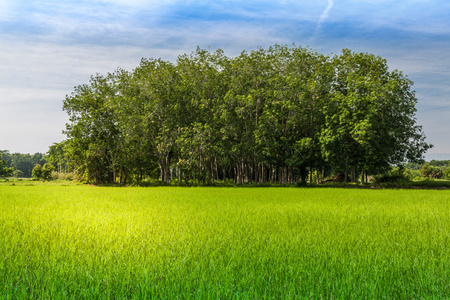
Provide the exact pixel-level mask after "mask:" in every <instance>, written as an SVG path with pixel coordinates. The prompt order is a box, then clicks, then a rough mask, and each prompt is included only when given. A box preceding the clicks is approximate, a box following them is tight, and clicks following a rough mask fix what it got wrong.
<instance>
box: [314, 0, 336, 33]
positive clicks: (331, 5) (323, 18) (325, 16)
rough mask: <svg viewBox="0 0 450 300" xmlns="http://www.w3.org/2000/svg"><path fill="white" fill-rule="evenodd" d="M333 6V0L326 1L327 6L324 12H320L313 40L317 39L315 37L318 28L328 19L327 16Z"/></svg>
mask: <svg viewBox="0 0 450 300" xmlns="http://www.w3.org/2000/svg"><path fill="white" fill-rule="evenodd" d="M333 5H334V0H328V5H327V7H326V8H325V10H324V11H323V12H322V14H321V15H320V18H319V21H318V22H317V25H316V30H315V31H314V36H313V39H315V38H316V37H317V35H318V34H319V31H320V27H321V25H322V23H323V22H325V21H326V19H327V18H328V15H329V13H330V10H331V9H332V8H333Z"/></svg>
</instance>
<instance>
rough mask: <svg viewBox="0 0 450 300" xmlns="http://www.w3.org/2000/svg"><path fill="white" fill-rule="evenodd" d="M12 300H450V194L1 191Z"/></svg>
mask: <svg viewBox="0 0 450 300" xmlns="http://www.w3.org/2000/svg"><path fill="white" fill-rule="evenodd" d="M0 208H1V209H0V232H1V235H0V295H1V297H0V298H1V299H31V298H33V299H44V298H50V299H58V298H70V299H72V298H76V299H79V298H81V299H108V298H111V299H116V298H117V299H123V298H126V299H131V298H135V299H139V298H150V299H152V298H153V299H209V298H214V299H231V298H232V299H264V298H266V299H298V298H312V299H318V298H327V299H331V298H340V299H361V298H370V299H383V298H386V299H392V298H400V299H448V298H450V248H449V247H448V245H450V191H449V190H443V191H439V190H368V189H339V188H336V189H329V188H324V189H322V188H315V189H294V188H276V189H273V188H260V189H239V188H182V187H179V188H177V187H159V188H113V187H90V186H75V185H74V186H51V185H40V186H0Z"/></svg>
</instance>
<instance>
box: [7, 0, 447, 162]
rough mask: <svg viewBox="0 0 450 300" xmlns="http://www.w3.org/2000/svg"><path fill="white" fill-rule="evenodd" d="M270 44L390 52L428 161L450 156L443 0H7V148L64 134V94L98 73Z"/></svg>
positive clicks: (40, 146)
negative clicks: (409, 91)
mask: <svg viewBox="0 0 450 300" xmlns="http://www.w3.org/2000/svg"><path fill="white" fill-rule="evenodd" d="M274 44H282V45H292V44H295V45H296V46H302V47H306V46H309V47H310V48H311V49H314V50H317V51H318V52H320V53H323V54H338V53H340V51H341V50H342V49H343V48H348V49H350V50H352V51H355V52H368V53H372V54H375V55H378V56H381V57H384V58H386V59H387V62H388V66H389V68H390V70H394V69H398V70H400V71H402V72H403V73H404V74H405V75H407V76H408V78H409V79H411V80H412V81H413V82H414V86H413V89H414V90H415V91H416V97H417V99H418V103H417V106H416V108H417V113H416V117H417V123H418V124H419V125H422V126H423V130H424V132H425V135H426V136H427V142H428V143H431V144H433V145H434V148H432V149H430V150H429V151H428V153H427V154H426V159H427V160H430V159H450V126H449V121H450V1H448V0H315V1H306V0H296V1H295V0H267V1H254V0H250V1H245V0H211V1H210V0H203V1H190V0H183V1H181V0H89V1H85V0H77V1H75V0H42V1H39V0H36V1H27V0H0V150H9V151H10V152H11V153H15V152H19V153H31V154H32V153H35V152H41V153H45V152H46V151H48V147H49V146H50V145H52V144H53V143H56V142H60V141H62V140H64V139H65V135H64V134H63V130H64V129H65V124H66V123H67V122H68V121H69V120H68V117H67V114H66V113H65V112H64V111H63V110H62V103H63V100H64V99H65V96H66V95H70V93H71V92H72V91H73V90H74V87H75V86H78V85H80V84H85V83H88V82H89V78H90V76H91V75H95V74H96V73H99V74H103V75H106V74H107V73H108V72H113V71H114V70H116V69H117V68H118V67H120V68H124V69H127V70H129V71H131V70H133V69H134V68H135V67H137V66H138V64H139V62H140V60H141V59H142V58H162V59H164V60H168V61H173V62H174V61H175V60H176V58H177V56H179V55H182V54H184V53H190V52H192V51H194V50H195V49H196V48H197V46H199V47H201V48H204V49H208V48H209V49H211V50H212V51H213V50H216V49H218V48H220V49H222V50H224V51H225V54H226V55H227V56H229V57H233V56H235V55H238V54H239V53H240V52H242V51H243V50H247V51H251V50H253V49H256V48H258V47H263V48H267V47H269V46H272V45H274Z"/></svg>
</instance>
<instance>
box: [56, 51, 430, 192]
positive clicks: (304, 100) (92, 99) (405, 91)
mask: <svg viewBox="0 0 450 300" xmlns="http://www.w3.org/2000/svg"><path fill="white" fill-rule="evenodd" d="M388 69H389V68H388V65H387V62H386V60H385V59H383V58H381V57H378V56H375V55H372V54H368V53H354V52H352V51H350V50H347V49H345V50H343V51H342V53H341V54H339V55H332V56H327V55H322V54H319V53H317V52H315V51H311V50H310V49H307V48H301V47H296V46H291V47H289V46H279V45H275V46H273V47H270V48H269V49H257V50H254V51H251V52H250V53H248V52H245V51H244V52H242V53H241V54H240V55H239V56H237V57H234V58H230V57H227V56H225V55H224V53H223V51H221V50H217V51H215V52H210V51H207V50H202V49H197V50H196V51H195V52H193V53H192V54H190V55H186V54H185V55H181V56H179V57H178V59H177V61H176V63H171V62H167V61H163V60H161V59H143V60H142V61H141V63H140V65H139V66H138V67H137V68H136V69H134V70H133V71H126V70H123V69H118V70H116V71H115V72H113V73H111V74H108V75H107V76H102V75H98V74H97V75H95V76H92V77H91V79H90V82H89V84H83V85H80V86H77V87H75V90H74V92H73V93H72V94H71V95H68V96H67V97H66V99H65V100H64V106H63V109H64V110H65V111H66V112H67V113H68V115H69V117H70V122H69V123H68V124H67V126H66V134H67V140H66V141H64V142H62V143H60V144H55V145H54V146H52V147H53V151H54V153H59V154H55V155H56V156H57V155H60V157H61V159H60V161H61V162H62V161H63V160H65V162H64V163H67V164H68V165H70V166H71V168H73V169H74V171H75V172H76V173H77V174H78V177H79V178H81V179H82V180H84V181H86V182H97V183H100V182H122V183H124V182H129V181H132V180H133V181H140V180H143V179H144V178H148V177H159V178H160V179H161V180H162V181H163V182H166V183H167V182H169V180H170V179H178V180H179V181H182V180H189V179H190V180H196V181H200V182H205V183H206V182H214V181H215V180H234V181H235V182H236V183H238V184H239V183H243V182H255V183H264V182H272V183H274V182H279V183H281V184H284V183H295V182H299V181H302V182H305V181H307V179H308V176H309V179H312V176H313V174H314V176H315V177H314V178H316V179H317V180H322V179H323V178H325V177H327V176H331V175H333V176H341V177H342V178H343V180H345V181H355V180H357V178H358V176H359V175H361V179H362V181H364V180H365V178H366V177H367V174H377V173H380V172H383V170H387V169H389V168H390V166H391V165H396V164H401V163H403V162H405V161H411V162H420V161H421V159H422V156H423V154H424V153H425V152H426V150H427V149H428V148H430V147H431V145H429V144H427V143H426V142H425V135H424V133H423V132H422V127H421V126H418V125H417V124H416V116H415V113H416V108H415V105H416V103H417V99H416V98H415V93H414V91H413V90H412V89H411V87H412V85H413V83H412V82H411V81H410V80H409V79H408V78H407V77H406V76H404V75H403V74H402V72H399V71H397V70H394V71H389V70H388ZM56 156H55V157H56Z"/></svg>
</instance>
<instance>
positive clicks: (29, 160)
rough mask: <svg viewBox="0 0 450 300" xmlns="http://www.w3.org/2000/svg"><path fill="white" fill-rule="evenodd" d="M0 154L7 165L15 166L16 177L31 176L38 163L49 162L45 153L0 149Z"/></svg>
mask: <svg viewBox="0 0 450 300" xmlns="http://www.w3.org/2000/svg"><path fill="white" fill-rule="evenodd" d="M0 156H1V157H3V160H4V161H5V162H6V165H7V167H10V168H14V173H13V175H14V177H24V178H31V172H32V170H33V168H34V167H35V166H36V165H37V164H40V165H44V164H45V163H46V162H47V159H46V156H45V154H43V153H35V154H32V155H31V154H22V153H9V151H8V150H0ZM1 157H0V159H1Z"/></svg>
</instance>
